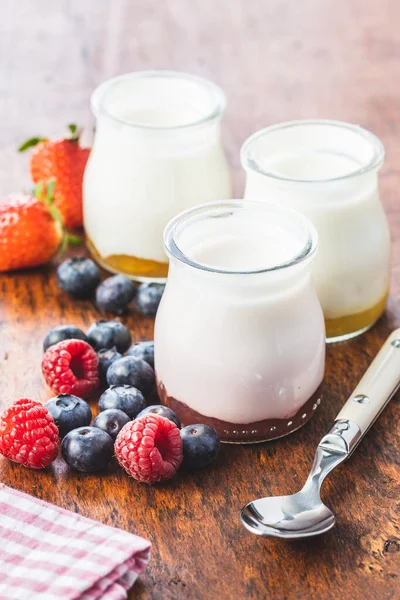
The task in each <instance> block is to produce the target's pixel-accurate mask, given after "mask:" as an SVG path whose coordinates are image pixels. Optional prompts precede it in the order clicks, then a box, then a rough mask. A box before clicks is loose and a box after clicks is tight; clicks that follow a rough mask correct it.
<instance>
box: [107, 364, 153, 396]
mask: <svg viewBox="0 0 400 600" xmlns="http://www.w3.org/2000/svg"><path fill="white" fill-rule="evenodd" d="M107 382H108V385H132V386H133V387H135V388H137V389H138V390H140V391H141V392H143V394H144V395H146V394H148V393H150V392H151V391H152V390H153V389H154V384H155V375H154V371H153V369H152V368H151V366H150V365H149V364H148V363H147V362H145V361H144V360H142V359H141V358H135V357H134V356H124V357H123V358H120V359H119V360H116V361H115V362H113V363H112V365H111V366H110V368H109V369H108V371H107Z"/></svg>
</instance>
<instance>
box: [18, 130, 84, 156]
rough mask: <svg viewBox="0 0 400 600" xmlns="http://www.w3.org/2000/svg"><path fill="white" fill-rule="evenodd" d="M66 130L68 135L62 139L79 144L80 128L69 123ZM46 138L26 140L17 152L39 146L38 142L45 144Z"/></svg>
mask: <svg viewBox="0 0 400 600" xmlns="http://www.w3.org/2000/svg"><path fill="white" fill-rule="evenodd" d="M68 130H69V135H68V136H67V137H65V138H64V139H66V140H69V141H70V142H76V143H78V142H79V138H80V136H81V133H82V128H81V127H78V125H76V124H75V123H69V124H68ZM47 141H48V138H43V137H39V136H34V137H31V138H29V140H26V142H23V143H22V144H21V145H20V146H19V148H18V152H25V150H29V148H33V147H34V146H37V144H40V142H47Z"/></svg>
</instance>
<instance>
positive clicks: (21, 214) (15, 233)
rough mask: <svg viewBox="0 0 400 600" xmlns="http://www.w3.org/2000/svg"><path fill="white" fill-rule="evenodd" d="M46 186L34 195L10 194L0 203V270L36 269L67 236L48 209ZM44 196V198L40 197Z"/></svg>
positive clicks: (38, 187) (40, 187)
mask: <svg viewBox="0 0 400 600" xmlns="http://www.w3.org/2000/svg"><path fill="white" fill-rule="evenodd" d="M53 187H54V184H53V183H50V184H49V185H48V187H47V189H46V194H44V189H43V185H38V186H37V187H36V189H35V193H36V196H34V195H30V194H14V195H11V196H7V197H6V198H4V199H3V201H2V202H1V203H0V271H11V270H14V269H24V268H28V267H36V266H38V265H42V264H44V263H46V262H48V261H49V260H50V259H51V258H52V257H53V256H54V254H55V253H56V252H57V250H58V249H59V247H60V245H62V243H63V241H64V239H65V241H67V236H66V235H65V233H64V231H63V225H62V219H61V217H60V215H59V213H58V211H57V209H56V208H55V206H52V199H51V193H52V188H53ZM43 196H44V197H43Z"/></svg>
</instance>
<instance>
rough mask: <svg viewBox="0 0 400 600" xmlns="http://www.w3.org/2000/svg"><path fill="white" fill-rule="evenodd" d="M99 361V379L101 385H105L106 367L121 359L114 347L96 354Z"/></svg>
mask: <svg viewBox="0 0 400 600" xmlns="http://www.w3.org/2000/svg"><path fill="white" fill-rule="evenodd" d="M97 358H98V359H99V377H100V381H101V382H102V383H107V371H108V367H109V366H110V365H111V364H112V363H113V362H114V361H116V360H118V359H119V358H122V354H120V353H119V352H118V351H117V349H116V347H115V346H114V348H103V349H102V350H99V351H98V353H97Z"/></svg>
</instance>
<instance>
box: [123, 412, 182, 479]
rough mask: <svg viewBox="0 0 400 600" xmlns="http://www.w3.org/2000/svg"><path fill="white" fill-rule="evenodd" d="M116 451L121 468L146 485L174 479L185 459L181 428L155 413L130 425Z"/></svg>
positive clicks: (125, 428) (127, 425)
mask: <svg viewBox="0 0 400 600" xmlns="http://www.w3.org/2000/svg"><path fill="white" fill-rule="evenodd" d="M114 451H115V456H116V458H117V460H118V462H119V464H120V465H121V467H123V468H124V469H125V471H126V472H127V473H129V475H132V477H134V478H135V479H137V480H138V481H142V482H144V483H155V482H156V481H162V480H164V479H171V477H173V476H174V475H175V473H176V472H177V470H178V468H179V467H180V465H181V463H182V459H183V454H182V440H181V436H180V433H179V429H178V428H177V426H176V425H175V423H173V422H172V421H169V419H166V418H165V417H160V416H159V415H155V414H148V415H145V416H144V417H139V418H138V419H135V421H131V422H130V423H127V424H126V425H125V426H124V427H123V428H122V429H121V431H120V432H119V434H118V436H117V439H116V441H115V448H114Z"/></svg>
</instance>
